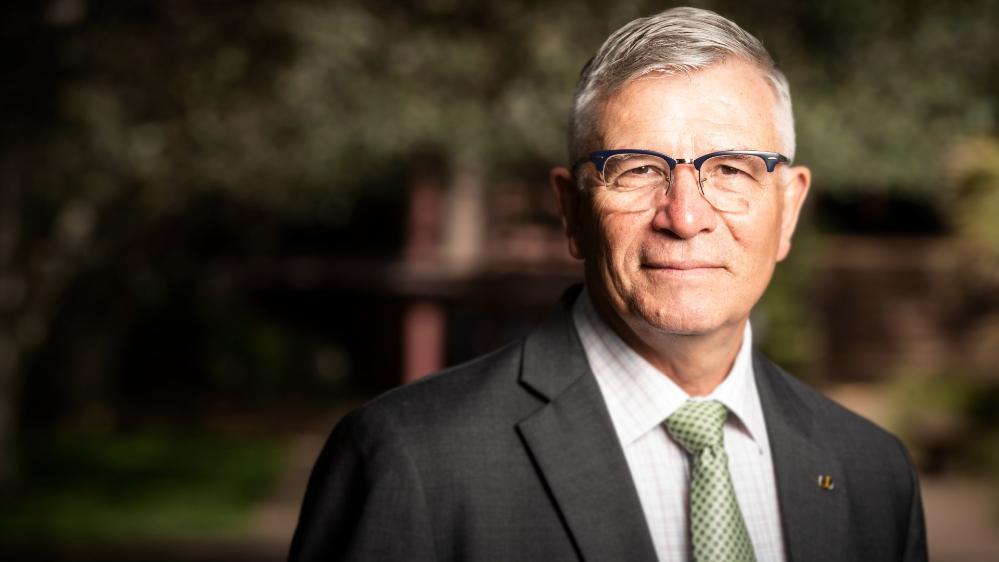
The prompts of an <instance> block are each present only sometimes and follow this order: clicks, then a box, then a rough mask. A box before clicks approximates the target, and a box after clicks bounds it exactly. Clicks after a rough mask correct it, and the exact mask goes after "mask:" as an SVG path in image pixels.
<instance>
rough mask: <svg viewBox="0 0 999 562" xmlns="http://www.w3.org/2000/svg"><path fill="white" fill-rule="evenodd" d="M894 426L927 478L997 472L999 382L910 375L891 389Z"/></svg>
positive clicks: (944, 375)
mask: <svg viewBox="0 0 999 562" xmlns="http://www.w3.org/2000/svg"><path fill="white" fill-rule="evenodd" d="M892 395H893V401H894V403H895V407H896V410H897V424H896V426H897V427H898V428H900V430H901V436H902V438H903V439H904V440H905V441H906V443H907V444H908V445H909V447H910V449H911V450H912V452H913V455H914V456H915V457H916V460H917V462H918V463H919V464H920V465H921V466H922V468H923V469H925V470H927V471H928V472H937V471H940V470H944V469H953V468H957V469H961V470H963V471H965V472H968V473H974V474H983V475H994V474H995V473H996V471H999V429H997V428H999V382H997V381H995V380H994V379H989V378H986V377H982V376H973V375H969V374H962V373H940V374H933V375H926V374H918V373H910V374H909V376H906V377H904V378H900V379H899V380H898V382H897V383H895V385H894V388H893V389H892Z"/></svg>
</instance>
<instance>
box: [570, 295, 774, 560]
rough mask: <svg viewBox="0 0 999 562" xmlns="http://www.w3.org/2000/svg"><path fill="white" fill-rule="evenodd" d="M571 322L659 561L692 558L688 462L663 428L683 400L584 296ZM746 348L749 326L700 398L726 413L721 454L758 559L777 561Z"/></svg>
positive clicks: (769, 485)
mask: <svg viewBox="0 0 999 562" xmlns="http://www.w3.org/2000/svg"><path fill="white" fill-rule="evenodd" d="M573 320H574V322H575V325H576V331H577V332H578V333H579V338H580V340H581V341H582V343H583V349H584V350H585V352H586V358H587V360H588V361H589V363H590V368H591V369H592V370H593V374H594V375H596V378H597V382H598V384H599V386H600V390H601V392H602V393H603V397H604V401H605V402H606V403H607V409H608V410H609V412H610V417H611V420H612V421H613V423H614V429H615V430H616V431H617V436H618V439H620V441H621V446H622V448H623V449H624V454H625V457H626V459H627V461H628V467H629V468H630V470H631V476H632V478H633V479H634V481H635V487H636V488H637V490H638V496H639V498H640V499H641V503H642V510H643V511H644V512H645V520H646V522H647V523H648V525H649V532H650V533H651V536H652V542H653V543H654V544H655V547H656V553H657V554H658V556H659V560H660V561H667V560H669V561H674V560H677V561H679V560H692V549H691V544H690V531H689V524H688V519H689V518H688V503H687V496H688V488H689V485H690V476H689V472H690V461H689V459H688V456H687V454H686V453H685V452H684V450H683V449H682V448H681V447H680V446H679V445H678V444H677V443H675V442H674V441H673V440H672V439H671V438H670V436H669V433H668V432H667V431H666V428H665V426H664V425H663V424H664V422H665V420H666V418H667V417H669V416H670V414H672V413H673V412H674V411H676V410H677V408H679V407H680V406H681V405H682V404H683V403H684V402H685V401H686V400H687V399H688V398H689V397H688V396H687V394H686V393H685V392H684V391H683V390H681V389H680V387H679V386H677V385H676V384H675V383H673V381H671V380H670V379H669V378H668V377H666V376H664V375H663V374H662V373H661V372H659V371H658V370H656V368H655V367H653V366H652V365H651V364H649V362H647V361H646V360H645V359H643V358H642V357H641V356H639V355H638V353H636V352H635V351H634V350H632V349H631V348H630V347H628V346H627V344H625V343H624V341H622V340H621V338H620V337H619V336H618V335H617V334H616V333H615V332H614V331H613V330H612V329H611V328H610V327H609V326H608V325H607V324H606V323H605V322H604V321H603V319H601V318H600V316H599V315H598V314H597V312H596V310H595V309H594V308H593V305H592V304H591V302H590V299H589V294H588V293H587V292H586V291H584V292H583V294H581V295H580V296H579V298H578V299H577V300H576V304H575V306H574V308H573ZM751 350H752V331H751V329H750V327H749V324H748V323H747V324H746V331H745V335H744V336H743V341H742V347H741V348H740V349H739V353H738V355H737V356H736V359H735V363H734V364H733V366H732V370H731V371H730V372H729V374H728V376H727V377H726V378H725V380H724V381H723V382H722V383H721V384H720V385H718V388H716V389H715V390H714V392H712V393H711V394H710V395H709V396H707V397H705V399H714V400H718V401H719V402H721V403H722V404H724V405H725V407H727V408H728V410H729V417H728V420H727V421H726V422H725V428H724V439H725V451H726V452H727V453H728V458H729V471H730V472H731V474H732V484H733V486H734V487H735V494H736V498H737V499H738V501H739V507H740V509H741V510H742V514H743V518H744V519H745V521H746V528H747V530H748V531H749V536H750V538H751V539H752V542H753V550H754V551H755V553H756V559H757V561H758V562H770V561H774V562H783V561H784V560H785V559H786V556H785V552H784V539H783V533H782V531H781V520H780V511H779V508H778V505H777V484H776V477H775V475H774V467H773V461H772V459H771V456H770V442H769V440H768V439H767V432H766V424H765V422H764V419H763V408H762V406H761V405H760V397H759V394H758V393H757V391H756V381H755V379H754V377H753V362H752V351H751Z"/></svg>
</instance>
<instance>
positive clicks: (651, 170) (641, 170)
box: [625, 166, 662, 176]
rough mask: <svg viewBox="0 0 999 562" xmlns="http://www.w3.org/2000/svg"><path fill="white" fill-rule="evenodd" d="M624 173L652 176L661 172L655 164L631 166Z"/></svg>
mask: <svg viewBox="0 0 999 562" xmlns="http://www.w3.org/2000/svg"><path fill="white" fill-rule="evenodd" d="M625 173H626V174H630V175H633V176H652V175H657V174H661V173H662V172H661V171H660V170H659V168H657V167H655V166H639V167H637V168H632V169H630V170H628V171H627V172H625Z"/></svg>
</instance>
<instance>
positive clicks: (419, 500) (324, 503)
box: [288, 413, 435, 562]
mask: <svg viewBox="0 0 999 562" xmlns="http://www.w3.org/2000/svg"><path fill="white" fill-rule="evenodd" d="M387 426H388V424H385V423H381V424H371V423H366V418H365V417H364V416H361V415H358V414H357V413H355V414H351V415H350V416H348V417H346V418H344V420H343V421H341V422H340V423H339V424H338V425H337V427H336V428H335V429H334V430H333V433H332V434H331V435H330V438H329V440H328V441H327V443H326V446H325V447H324V448H323V451H322V453H321V454H320V456H319V459H318V460H317V461H316V465H315V467H314V468H313V470H312V476H311V478H310V479H309V485H308V488H307V489H306V492H305V500H304V502H303V504H302V511H301V515H300V516H299V521H298V527H297V529H296V530H295V536H294V538H293V539H292V543H291V552H290V554H289V558H288V559H289V561H290V562H319V561H323V562H332V561H352V562H353V561H356V562H360V561H365V562H367V561H375V560H377V561H382V560H385V561H391V560H413V561H432V560H434V559H435V556H434V543H433V535H432V530H431V526H430V517H429V514H428V510H427V505H426V500H425V497H424V493H423V488H422V485H421V481H420V476H419V472H418V471H417V469H416V466H415V464H414V463H413V461H412V459H411V457H410V456H409V455H408V454H407V452H406V449H405V443H404V442H403V440H402V439H400V438H398V437H397V436H393V432H391V431H387V430H386V427H387Z"/></svg>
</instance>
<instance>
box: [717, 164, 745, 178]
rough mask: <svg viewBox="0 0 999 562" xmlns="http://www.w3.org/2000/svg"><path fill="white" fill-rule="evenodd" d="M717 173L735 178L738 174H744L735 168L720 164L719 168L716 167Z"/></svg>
mask: <svg viewBox="0 0 999 562" xmlns="http://www.w3.org/2000/svg"><path fill="white" fill-rule="evenodd" d="M718 173H720V174H721V175H723V176H735V175H738V174H744V173H746V172H744V171H742V170H740V169H739V168H736V167H735V166H727V165H725V164H722V165H721V166H718Z"/></svg>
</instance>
